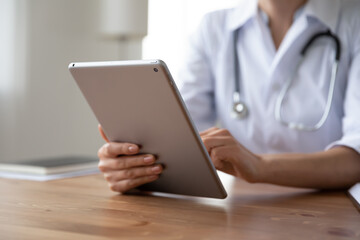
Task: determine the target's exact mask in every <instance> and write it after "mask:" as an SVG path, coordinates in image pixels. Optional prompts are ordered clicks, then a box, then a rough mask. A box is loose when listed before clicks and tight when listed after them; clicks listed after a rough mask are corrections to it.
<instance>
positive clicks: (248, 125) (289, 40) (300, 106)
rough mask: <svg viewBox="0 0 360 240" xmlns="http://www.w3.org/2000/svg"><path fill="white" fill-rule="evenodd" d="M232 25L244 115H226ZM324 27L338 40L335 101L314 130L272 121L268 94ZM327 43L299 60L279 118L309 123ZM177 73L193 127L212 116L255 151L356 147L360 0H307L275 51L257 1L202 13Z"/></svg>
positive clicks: (329, 51) (359, 144) (326, 74)
mask: <svg viewBox="0 0 360 240" xmlns="http://www.w3.org/2000/svg"><path fill="white" fill-rule="evenodd" d="M238 28H239V29H240V30H239V37H238V43H237V50H238V55H239V64H240V79H239V81H240V88H241V90H240V91H241V100H242V101H244V102H246V104H247V106H248V107H249V115H248V117H247V118H246V119H244V120H237V119H233V118H232V117H231V111H232V107H233V101H232V95H233V92H234V67H233V56H234V54H233V52H232V51H234V50H233V47H232V44H233V42H232V41H231V39H232V37H231V36H232V33H233V32H234V30H235V29H238ZM327 29H330V30H331V31H332V32H333V33H334V34H336V35H337V36H338V37H339V38H340V41H341V50H342V52H341V53H342V55H341V60H340V66H339V72H338V75H337V80H336V81H337V82H336V86H335V92H334V99H333V103H332V106H331V110H330V114H329V117H328V119H327V120H326V122H325V124H324V125H323V126H322V127H321V128H320V129H319V130H317V131H314V132H304V131H297V130H291V129H289V128H287V127H286V126H284V125H282V124H281V123H279V122H278V121H276V119H275V116H274V111H275V110H274V106H275V100H276V98H277V96H278V94H279V91H280V89H281V87H282V86H283V84H284V83H285V82H286V81H287V80H288V78H289V77H290V76H291V74H293V73H294V71H295V67H296V64H297V62H299V60H300V54H299V53H300V49H301V48H302V47H303V46H304V45H305V43H306V42H307V41H308V39H309V38H310V37H311V36H312V35H313V34H315V33H318V32H320V31H325V30H327ZM334 49H335V48H334V45H333V42H332V41H331V40H330V39H328V38H325V39H321V40H318V41H316V42H315V43H314V44H313V45H312V47H311V49H309V51H308V54H307V56H306V59H305V60H304V62H303V63H302V64H301V66H300V68H299V70H298V72H297V76H296V79H295V82H294V85H293V86H292V87H291V88H290V90H289V92H288V95H287V96H286V99H285V102H284V104H283V107H282V113H283V118H284V119H285V120H286V121H293V122H300V123H304V124H307V125H314V124H315V123H316V122H317V121H318V120H319V119H320V118H321V115H322V114H323V111H324V106H325V104H326V99H327V95H328V89H329V83H330V76H331V67H332V63H333V61H334V56H333V55H334V52H335V50H334ZM188 53H189V54H188V55H187V57H186V59H185V61H186V64H185V66H184V68H183V69H182V70H181V71H180V76H179V78H180V81H179V84H180V92H181V94H182V96H183V99H184V101H185V103H186V105H187V107H188V110H189V112H190V114H191V116H192V118H193V120H194V122H195V124H196V126H197V127H198V130H200V131H201V130H204V129H206V128H209V127H211V126H214V125H215V124H216V123H217V121H218V122H219V123H220V124H221V126H222V127H224V128H227V129H228V130H229V131H230V132H231V133H232V134H233V136H234V137H235V138H236V139H237V140H238V141H239V142H241V143H242V144H243V145H244V146H245V147H247V148H248V149H250V150H251V151H253V152H255V153H278V152H314V151H322V150H325V149H328V148H331V147H334V146H338V145H344V146H348V147H350V148H353V149H354V150H356V151H358V152H360V1H357V0H355V1H353V0H346V1H340V0H309V1H308V2H307V4H306V5H305V6H304V7H303V8H302V10H301V11H298V13H297V14H296V18H295V20H294V22H293V24H292V26H291V28H290V29H289V31H288V32H287V34H286V36H285V38H284V39H283V41H282V43H281V46H280V47H279V49H278V50H276V49H275V47H274V44H273V40H272V38H271V34H270V30H269V28H268V25H267V23H266V18H264V17H263V13H262V12H261V11H260V10H259V9H258V7H257V1H255V0H252V1H250V0H249V1H242V3H241V5H240V6H238V7H237V8H235V9H226V10H220V11H216V12H212V13H210V14H207V15H206V16H205V18H204V19H203V21H202V23H201V24H200V27H199V29H198V31H197V32H196V33H195V34H194V35H193V36H192V38H191V41H190V48H189V51H188Z"/></svg>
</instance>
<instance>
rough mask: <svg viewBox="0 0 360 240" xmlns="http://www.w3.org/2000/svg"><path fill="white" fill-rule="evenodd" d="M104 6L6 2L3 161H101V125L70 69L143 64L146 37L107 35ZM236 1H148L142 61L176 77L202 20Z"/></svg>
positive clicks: (0, 28) (99, 1)
mask: <svg viewBox="0 0 360 240" xmlns="http://www.w3.org/2000/svg"><path fill="white" fill-rule="evenodd" d="M104 1H105V0H76V1H73V0H61V1H59V0H31V1H29V0H0V52H1V54H0V161H18V160H29V159H34V158H42V157H55V156H63V155H93V156H95V155H96V152H97V149H98V148H99V146H100V145H101V144H102V143H103V141H102V139H101V138H100V137H99V134H98V132H97V121H96V120H95V117H94V116H93V114H92V112H91V111H90V109H89V107H88V105H87V104H86V102H85V100H84V98H83V96H82V95H81V93H80V91H79V90H78V88H77V86H76V85H75V83H74V81H73V79H72V78H71V76H70V74H69V73H68V70H67V66H68V64H69V62H72V61H96V60H117V59H134V58H140V57H141V55H140V54H141V38H132V39H130V40H131V41H128V40H129V39H127V38H123V37H120V38H117V37H114V36H109V35H108V34H107V33H104V31H103V30H104V29H103V27H102V26H101V23H102V19H101V13H102V11H101V10H102V7H103V4H104ZM106 1H108V2H113V1H116V0H106ZM121 1H125V0H121ZM129 1H140V0H129ZM237 1H238V0H223V1H219V0H149V36H148V37H147V38H146V40H145V42H144V44H143V48H144V52H143V57H144V58H147V59H149V58H160V59H163V60H165V61H166V62H167V63H168V65H169V66H170V69H171V71H172V72H173V73H174V76H175V75H176V74H177V71H178V68H179V66H180V64H181V62H182V53H183V51H184V47H185V43H186V41H187V37H188V34H189V33H190V32H192V31H193V30H194V29H195V27H196V26H197V24H198V22H199V21H200V19H201V17H202V15H203V14H204V13H205V12H208V11H211V10H214V9H217V8H224V7H229V6H233V5H234V4H235V3H236V2H237ZM120 39H121V41H120Z"/></svg>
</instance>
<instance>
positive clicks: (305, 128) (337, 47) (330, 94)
mask: <svg viewBox="0 0 360 240" xmlns="http://www.w3.org/2000/svg"><path fill="white" fill-rule="evenodd" d="M320 37H330V38H331V39H332V40H333V41H334V43H335V59H334V63H333V65H332V68H331V79H330V84H329V91H328V96H327V100H326V105H325V109H324V112H323V114H322V116H321V118H320V120H319V121H318V122H317V123H316V124H315V125H313V126H307V125H305V124H303V123H295V122H287V121H285V120H284V119H283V118H282V115H281V107H282V104H283V101H284V98H285V96H286V94H287V93H288V91H289V88H290V86H291V84H292V83H293V81H294V78H295V73H296V72H297V71H298V69H299V66H300V65H301V63H302V61H303V59H304V57H305V54H306V51H307V50H308V49H309V46H311V44H312V43H313V42H314V41H315V40H316V39H318V38H320ZM340 56H341V49H340V40H339V39H338V37H337V36H335V35H333V34H332V33H331V32H330V31H329V30H328V31H326V32H323V33H318V34H315V35H314V36H313V37H312V38H310V40H309V41H308V43H307V44H306V45H305V46H304V48H303V49H302V50H301V60H300V61H299V63H298V64H297V66H296V69H295V71H294V74H293V75H292V77H291V78H290V79H289V80H288V81H287V82H286V84H285V85H284V87H283V88H282V89H281V91H280V93H279V95H278V97H277V99H276V103H275V119H276V120H277V121H278V122H280V123H281V124H283V125H285V126H287V127H288V128H291V129H295V130H300V131H316V130H318V129H320V128H321V127H322V126H323V125H324V123H325V121H326V119H327V118H328V116H329V114H330V109H331V105H332V100H333V97H334V91H335V82H336V76H337V72H338V67H339V61H340Z"/></svg>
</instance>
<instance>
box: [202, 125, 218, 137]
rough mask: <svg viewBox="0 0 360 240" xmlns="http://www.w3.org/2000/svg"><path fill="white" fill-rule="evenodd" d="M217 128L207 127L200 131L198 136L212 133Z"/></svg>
mask: <svg viewBox="0 0 360 240" xmlns="http://www.w3.org/2000/svg"><path fill="white" fill-rule="evenodd" d="M217 130H219V128H218V127H211V128H209V129H206V130H205V131H202V132H200V133H199V134H200V136H205V135H208V134H210V133H212V132H214V131H217Z"/></svg>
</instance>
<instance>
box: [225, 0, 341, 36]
mask: <svg viewBox="0 0 360 240" xmlns="http://www.w3.org/2000/svg"><path fill="white" fill-rule="evenodd" d="M257 8H258V1H257V0H245V1H241V3H240V5H239V6H238V7H236V8H234V9H233V10H232V11H231V12H230V14H229V17H228V22H227V27H228V29H229V30H232V31H233V30H236V29H238V28H240V27H242V26H243V25H244V24H245V23H246V22H247V21H248V20H250V19H251V18H252V17H254V16H256V13H257ZM339 10H340V0H308V2H307V3H306V5H305V7H304V13H305V14H306V16H307V17H308V19H310V18H315V19H318V20H319V21H321V22H322V23H323V24H324V25H326V26H327V27H329V28H330V30H331V31H332V32H333V33H335V32H336V25H337V20H338V15H339Z"/></svg>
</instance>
